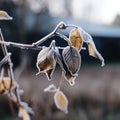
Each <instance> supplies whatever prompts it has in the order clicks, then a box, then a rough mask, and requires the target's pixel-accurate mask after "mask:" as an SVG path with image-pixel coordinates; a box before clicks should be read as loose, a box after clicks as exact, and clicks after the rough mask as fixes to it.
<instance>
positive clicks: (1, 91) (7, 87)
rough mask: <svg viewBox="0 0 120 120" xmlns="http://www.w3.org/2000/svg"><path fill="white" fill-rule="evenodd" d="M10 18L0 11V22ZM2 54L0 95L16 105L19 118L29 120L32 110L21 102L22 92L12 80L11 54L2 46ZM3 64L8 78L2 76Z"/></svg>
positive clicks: (0, 35) (2, 39)
mask: <svg viewBox="0 0 120 120" xmlns="http://www.w3.org/2000/svg"><path fill="white" fill-rule="evenodd" d="M11 19H12V17H10V16H9V15H8V14H7V13H6V12H5V11H0V20H11ZM0 41H3V42H4V38H3V35H2V32H1V30H0ZM1 47H2V52H3V54H4V56H5V57H4V58H3V59H2V60H1V61H0V67H1V68H2V69H1V76H0V95H7V97H8V99H10V100H11V101H12V102H14V103H16V105H17V107H18V110H19V114H18V115H19V117H21V118H22V119H23V120H30V116H29V114H33V111H32V109H31V108H30V107H29V106H28V104H27V103H25V102H23V101H22V100H21V98H20V95H21V94H22V93H23V90H21V89H20V88H19V84H18V83H17V81H16V80H15V78H14V73H13V68H12V66H13V65H12V62H11V53H8V51H7V48H6V45H5V44H2V45H1ZM4 64H7V65H8V67H7V71H8V76H5V74H4V72H5V71H4Z"/></svg>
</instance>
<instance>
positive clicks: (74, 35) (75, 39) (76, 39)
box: [69, 28, 83, 51]
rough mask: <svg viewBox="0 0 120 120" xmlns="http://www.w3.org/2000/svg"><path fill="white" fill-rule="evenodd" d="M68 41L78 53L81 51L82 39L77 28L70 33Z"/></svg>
mask: <svg viewBox="0 0 120 120" xmlns="http://www.w3.org/2000/svg"><path fill="white" fill-rule="evenodd" d="M69 40H70V43H71V45H72V46H74V47H75V48H76V49H77V50H78V51H80V50H81V48H82V45H83V39H82V36H81V33H80V30H79V29H78V28H75V29H73V30H72V31H71V32H70V35H69Z"/></svg>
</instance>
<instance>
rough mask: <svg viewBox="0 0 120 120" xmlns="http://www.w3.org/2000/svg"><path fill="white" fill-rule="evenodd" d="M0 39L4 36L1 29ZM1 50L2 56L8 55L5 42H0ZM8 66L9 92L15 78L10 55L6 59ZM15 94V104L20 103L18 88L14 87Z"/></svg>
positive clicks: (2, 39)
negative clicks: (0, 43)
mask: <svg viewBox="0 0 120 120" xmlns="http://www.w3.org/2000/svg"><path fill="white" fill-rule="evenodd" d="M0 41H3V42H4V38H3V35H2V31H1V29H0ZM1 46H2V51H3V54H4V56H6V55H8V51H7V48H6V45H5V44H2V45H1ZM8 67H9V73H8V74H9V75H10V78H11V84H10V89H9V92H11V87H12V83H13V82H14V81H15V78H14V73H13V68H12V67H13V64H12V61H11V57H9V59H8ZM15 94H16V97H17V102H18V103H17V104H19V105H20V101H21V100H20V96H19V92H18V88H16V90H15Z"/></svg>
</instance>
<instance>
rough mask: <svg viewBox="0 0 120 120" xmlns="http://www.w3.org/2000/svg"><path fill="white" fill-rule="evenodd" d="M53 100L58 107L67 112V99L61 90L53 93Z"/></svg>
mask: <svg viewBox="0 0 120 120" xmlns="http://www.w3.org/2000/svg"><path fill="white" fill-rule="evenodd" d="M54 102H55V105H56V107H57V108H58V109H60V110H61V111H63V112H65V113H66V114H67V113H68V100H67V97H66V96H65V94H64V93H63V92H62V91H57V92H56V93H55V95H54Z"/></svg>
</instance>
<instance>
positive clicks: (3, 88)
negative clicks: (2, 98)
mask: <svg viewBox="0 0 120 120" xmlns="http://www.w3.org/2000/svg"><path fill="white" fill-rule="evenodd" d="M16 86H17V83H16V82H15V81H12V85H11V79H10V78H9V77H4V78H3V79H2V80H0V94H3V93H6V92H8V91H9V90H10V89H14V88H15V87H16Z"/></svg>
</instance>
